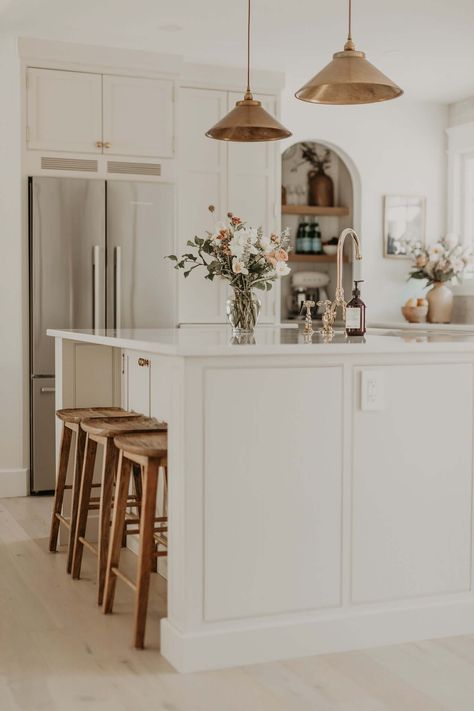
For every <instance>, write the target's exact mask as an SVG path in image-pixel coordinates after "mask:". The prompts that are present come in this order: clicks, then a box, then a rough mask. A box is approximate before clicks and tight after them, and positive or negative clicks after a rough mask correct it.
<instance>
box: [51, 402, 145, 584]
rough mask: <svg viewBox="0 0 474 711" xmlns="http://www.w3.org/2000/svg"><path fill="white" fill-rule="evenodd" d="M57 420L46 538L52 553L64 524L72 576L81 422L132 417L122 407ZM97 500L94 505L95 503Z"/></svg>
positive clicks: (72, 411)
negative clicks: (67, 498)
mask: <svg viewBox="0 0 474 711" xmlns="http://www.w3.org/2000/svg"><path fill="white" fill-rule="evenodd" d="M56 416H57V417H59V419H60V420H62V423H63V431H62V435H61V446H60V450H59V460H58V468H57V477H56V491H55V494H54V505H53V514H52V519H51V532H50V536H49V550H50V551H51V552H54V551H56V550H57V547H58V535H59V525H60V524H63V525H64V526H65V527H66V528H67V529H69V542H68V551H67V572H68V573H70V572H71V567H72V557H73V552H74V545H73V541H74V536H75V528H76V521H77V509H78V504H79V491H80V482H81V476H82V466H83V461H84V449H85V442H86V433H85V432H84V431H83V430H81V426H80V425H81V422H82V421H83V420H85V419H90V418H95V417H100V418H102V419H103V418H105V417H111V416H113V417H124V416H125V417H129V418H130V417H133V416H134V413H133V412H129V411H126V410H124V409H123V408H121V407H75V408H68V409H64V410H58V411H57V412H56ZM73 432H75V434H76V438H75V443H74V453H73V454H74V465H73V481H72V484H66V477H67V470H68V464H69V458H70V455H71V444H72V433H73ZM69 489H72V499H71V513H70V516H65V515H64V514H63V501H64V492H65V491H66V490H69ZM97 501H98V500H96V501H95V502H93V503H97Z"/></svg>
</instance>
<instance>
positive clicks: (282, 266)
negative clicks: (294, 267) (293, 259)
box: [275, 262, 291, 276]
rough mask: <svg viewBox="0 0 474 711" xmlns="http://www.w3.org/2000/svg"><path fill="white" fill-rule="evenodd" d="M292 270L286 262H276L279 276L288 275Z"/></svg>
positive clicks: (276, 270) (276, 271)
mask: <svg viewBox="0 0 474 711" xmlns="http://www.w3.org/2000/svg"><path fill="white" fill-rule="evenodd" d="M290 271H291V269H290V267H289V266H288V264H287V263H286V262H277V263H276V264H275V273H276V274H277V275H278V276H286V275H287V274H289V273H290Z"/></svg>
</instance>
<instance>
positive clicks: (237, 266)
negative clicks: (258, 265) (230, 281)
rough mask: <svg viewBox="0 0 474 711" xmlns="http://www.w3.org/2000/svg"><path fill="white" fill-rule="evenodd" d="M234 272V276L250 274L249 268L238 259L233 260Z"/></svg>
mask: <svg viewBox="0 0 474 711" xmlns="http://www.w3.org/2000/svg"><path fill="white" fill-rule="evenodd" d="M232 271H233V272H234V274H248V273H249V270H248V269H247V267H246V266H245V265H244V264H242V262H239V260H238V259H233V260H232Z"/></svg>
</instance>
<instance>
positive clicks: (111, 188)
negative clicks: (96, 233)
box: [107, 180, 177, 328]
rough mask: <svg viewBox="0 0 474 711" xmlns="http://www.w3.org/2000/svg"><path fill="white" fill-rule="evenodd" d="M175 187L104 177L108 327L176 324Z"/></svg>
mask: <svg viewBox="0 0 474 711" xmlns="http://www.w3.org/2000/svg"><path fill="white" fill-rule="evenodd" d="M174 215H175V191H174V186H173V185H170V184H168V183H152V182H143V183H141V182H128V181H118V180H114V181H107V255H108V258H107V285H108V286H107V290H108V293H107V327H108V328H170V327H174V326H175V325H176V312H177V309H176V300H177V296H176V274H177V272H176V270H174V269H173V264H172V262H170V261H169V260H166V259H164V257H165V256H166V255H168V254H171V253H172V252H173V251H174Z"/></svg>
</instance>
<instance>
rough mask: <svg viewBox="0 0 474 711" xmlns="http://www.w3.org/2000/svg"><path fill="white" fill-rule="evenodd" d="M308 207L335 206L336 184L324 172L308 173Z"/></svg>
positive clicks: (312, 171)
mask: <svg viewBox="0 0 474 711" xmlns="http://www.w3.org/2000/svg"><path fill="white" fill-rule="evenodd" d="M308 205H315V206H316V205H317V206H318V207H333V205H334V183H333V181H332V178H331V176H329V175H328V174H327V173H325V172H324V170H310V171H309V173H308Z"/></svg>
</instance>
